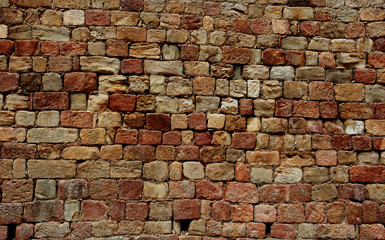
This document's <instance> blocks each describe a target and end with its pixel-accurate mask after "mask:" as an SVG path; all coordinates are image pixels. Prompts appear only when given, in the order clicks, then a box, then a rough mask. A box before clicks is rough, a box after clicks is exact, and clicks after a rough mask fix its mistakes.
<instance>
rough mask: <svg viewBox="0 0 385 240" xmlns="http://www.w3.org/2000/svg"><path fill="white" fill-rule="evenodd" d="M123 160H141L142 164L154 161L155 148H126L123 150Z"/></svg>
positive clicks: (144, 146) (139, 146) (140, 146)
mask: <svg viewBox="0 0 385 240" xmlns="http://www.w3.org/2000/svg"><path fill="white" fill-rule="evenodd" d="M123 158H124V159H125V160H141V161H144V162H149V161H154V160H155V147H153V146H147V145H138V146H126V147H125V148H124V157H123Z"/></svg>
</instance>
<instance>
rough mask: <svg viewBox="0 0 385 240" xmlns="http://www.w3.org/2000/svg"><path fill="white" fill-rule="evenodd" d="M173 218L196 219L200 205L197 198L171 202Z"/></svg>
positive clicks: (199, 211) (198, 215)
mask: <svg viewBox="0 0 385 240" xmlns="http://www.w3.org/2000/svg"><path fill="white" fill-rule="evenodd" d="M173 212H174V219H175V220H185V219H198V218H199V217H200V214H201V205H200V202H199V201H198V200H175V201H174V202H173Z"/></svg>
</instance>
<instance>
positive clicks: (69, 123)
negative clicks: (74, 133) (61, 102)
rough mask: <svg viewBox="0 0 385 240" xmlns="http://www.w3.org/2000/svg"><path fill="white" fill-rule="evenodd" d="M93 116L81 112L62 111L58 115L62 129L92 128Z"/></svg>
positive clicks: (90, 113) (89, 113)
mask: <svg viewBox="0 0 385 240" xmlns="http://www.w3.org/2000/svg"><path fill="white" fill-rule="evenodd" d="M93 119H94V114H93V113H92V112H83V111H78V112H77V111H76V112H75V111H63V112H61V114H60V122H61V125H62V126H63V127H74V128H92V123H93Z"/></svg>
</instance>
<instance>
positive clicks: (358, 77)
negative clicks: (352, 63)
mask: <svg viewBox="0 0 385 240" xmlns="http://www.w3.org/2000/svg"><path fill="white" fill-rule="evenodd" d="M376 78H377V72H376V70H374V69H371V68H362V69H356V70H355V71H354V81H355V82H360V83H374V82H376Z"/></svg>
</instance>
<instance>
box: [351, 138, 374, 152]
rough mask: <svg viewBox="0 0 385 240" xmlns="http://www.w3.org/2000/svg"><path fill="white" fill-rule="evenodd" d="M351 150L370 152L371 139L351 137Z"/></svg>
mask: <svg viewBox="0 0 385 240" xmlns="http://www.w3.org/2000/svg"><path fill="white" fill-rule="evenodd" d="M352 140H353V149H354V150H361V151H369V150H372V138H371V137H368V136H353V137H352Z"/></svg>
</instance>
